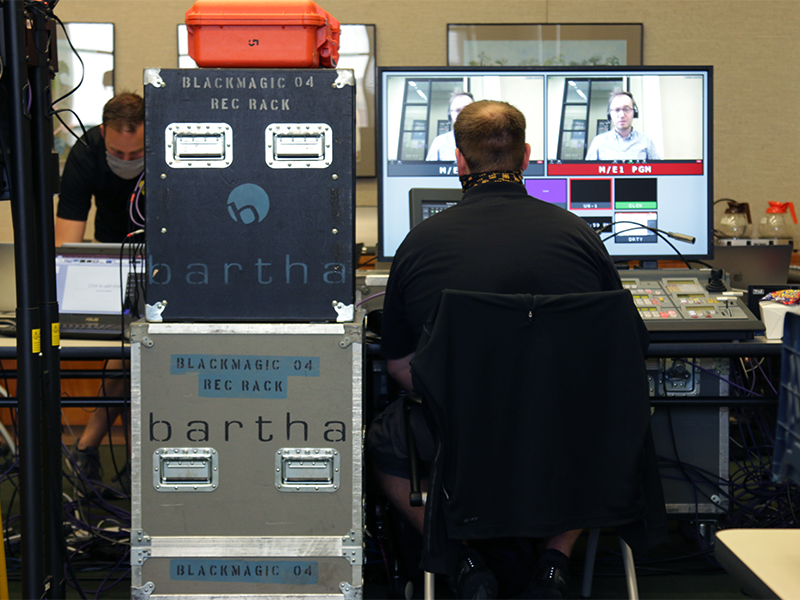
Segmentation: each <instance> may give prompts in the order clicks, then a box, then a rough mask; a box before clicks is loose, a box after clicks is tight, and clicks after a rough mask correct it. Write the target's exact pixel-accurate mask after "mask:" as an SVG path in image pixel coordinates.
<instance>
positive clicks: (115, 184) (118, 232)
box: [55, 93, 144, 495]
mask: <svg viewBox="0 0 800 600" xmlns="http://www.w3.org/2000/svg"><path fill="white" fill-rule="evenodd" d="M143 172H144V100H143V99H142V98H141V96H139V95H137V94H130V93H122V94H119V95H117V96H114V97H113V98H112V99H111V100H109V101H108V102H107V103H106V105H105V106H104V107H103V123H102V125H99V126H97V127H93V128H92V129H90V130H89V131H87V132H86V133H85V134H84V135H83V136H82V137H81V138H80V139H79V140H78V141H77V142H76V143H75V146H74V147H73V148H72V150H71V151H70V153H69V157H68V158H67V163H66V165H65V167H64V174H63V175H62V177H61V193H60V195H59V202H58V209H57V211H56V225H55V243H56V246H60V245H62V244H65V243H76V242H82V241H83V238H84V235H85V233H86V221H87V219H88V215H89V210H90V208H91V204H92V198H94V203H95V206H96V208H97V211H96V215H95V222H94V237H95V240H96V241H98V242H111V243H122V242H123V241H125V240H126V238H127V237H128V234H129V233H130V232H132V231H135V230H136V229H138V228H139V227H141V226H143V222H142V221H140V220H139V219H140V216H139V215H140V214H141V213H140V212H138V211H139V210H140V207H139V206H138V203H134V202H133V199H134V198H135V197H136V196H137V186H139V185H140V184H141V183H142V175H143ZM106 367H107V368H108V369H109V370H122V369H123V368H124V367H123V364H122V361H108V363H107V365H106ZM102 393H103V395H104V396H123V395H124V394H125V386H124V384H123V381H122V380H120V379H110V380H106V381H104V383H103V388H102ZM122 412H123V407H122V406H112V407H108V408H98V409H97V410H95V411H94V412H93V413H92V414H91V415H90V417H89V421H88V423H87V424H86V428H85V429H84V431H83V434H82V435H81V437H80V438H79V439H78V440H77V442H76V443H75V447H74V448H73V450H72V458H73V462H74V464H75V465H76V466H77V467H78V469H79V470H80V473H81V474H82V475H83V476H84V477H86V478H87V479H88V480H89V481H90V482H92V483H101V482H102V480H103V475H102V470H101V465H100V457H99V453H98V450H97V448H98V447H99V446H100V444H101V443H102V441H103V438H104V437H105V436H106V435H107V434H108V432H109V430H110V427H111V425H112V424H113V423H114V421H116V419H117V418H118V417H119V416H120V415H121V414H122ZM128 468H129V467H128V466H126V468H125V469H123V472H122V473H120V474H119V476H118V477H117V482H116V483H117V486H116V487H117V489H118V490H119V491H120V492H122V493H124V494H126V495H127V494H129V493H130V473H129V471H127V470H126V469H128Z"/></svg>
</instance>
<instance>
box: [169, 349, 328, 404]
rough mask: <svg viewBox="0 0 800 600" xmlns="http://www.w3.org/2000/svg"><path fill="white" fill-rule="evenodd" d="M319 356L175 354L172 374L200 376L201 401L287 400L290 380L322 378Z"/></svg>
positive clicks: (199, 391)
mask: <svg viewBox="0 0 800 600" xmlns="http://www.w3.org/2000/svg"><path fill="white" fill-rule="evenodd" d="M319 363H320V359H319V357H318V356H260V355H230V354H173V355H172V356H171V357H170V373H171V374H172V375H184V374H186V373H197V375H198V389H197V395H198V396H200V397H201V398H263V399H267V400H281V399H285V398H286V397H287V392H288V388H287V379H288V378H289V377H319V369H320V367H319Z"/></svg>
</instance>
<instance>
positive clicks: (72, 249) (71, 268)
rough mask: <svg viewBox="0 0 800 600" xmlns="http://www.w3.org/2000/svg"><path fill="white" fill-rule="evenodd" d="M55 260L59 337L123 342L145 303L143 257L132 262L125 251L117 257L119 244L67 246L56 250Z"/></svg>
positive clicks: (138, 256)
mask: <svg viewBox="0 0 800 600" xmlns="http://www.w3.org/2000/svg"><path fill="white" fill-rule="evenodd" d="M55 262H56V290H57V299H58V309H59V321H60V323H61V337H64V338H84V339H121V338H122V336H123V334H124V333H125V332H126V331H127V329H128V326H129V325H130V322H131V320H132V319H133V318H135V317H138V316H139V312H140V309H141V307H142V306H143V303H144V298H143V293H142V292H141V290H138V289H137V281H139V280H140V277H141V276H142V274H143V273H144V258H143V257H142V256H141V254H139V255H137V256H136V258H131V257H129V256H128V253H127V248H126V251H125V255H121V254H120V245H119V244H70V245H64V246H61V247H60V248H56V257H55ZM123 291H124V293H123Z"/></svg>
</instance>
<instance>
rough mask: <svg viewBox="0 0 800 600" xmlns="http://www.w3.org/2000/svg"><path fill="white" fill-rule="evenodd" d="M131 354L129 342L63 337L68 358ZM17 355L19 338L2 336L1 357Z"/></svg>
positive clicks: (62, 345) (118, 356)
mask: <svg viewBox="0 0 800 600" xmlns="http://www.w3.org/2000/svg"><path fill="white" fill-rule="evenodd" d="M123 354H124V355H125V357H128V356H130V347H129V346H128V344H127V342H126V343H125V345H124V346H123V345H121V344H120V342H118V341H103V340H69V339H63V338H62V339H61V357H62V358H64V359H67V360H105V359H109V358H121V357H122V356H123ZM16 357H17V339H16V338H13V337H6V336H0V359H4V358H5V359H13V358H16Z"/></svg>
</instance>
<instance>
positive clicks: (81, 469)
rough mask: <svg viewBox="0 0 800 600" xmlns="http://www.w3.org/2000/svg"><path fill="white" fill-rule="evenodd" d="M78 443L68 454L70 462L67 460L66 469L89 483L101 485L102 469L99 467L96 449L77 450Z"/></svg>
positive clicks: (98, 456)
mask: <svg viewBox="0 0 800 600" xmlns="http://www.w3.org/2000/svg"><path fill="white" fill-rule="evenodd" d="M78 441H80V440H78ZM78 441H76V442H75V445H74V446H73V447H72V451H71V452H70V454H71V455H72V460H67V467H68V468H69V470H70V471H72V472H73V473H75V474H76V475H78V476H79V477H82V478H83V479H86V480H88V481H89V482H96V483H101V482H102V481H103V468H102V467H101V466H100V454H99V453H98V452H97V448H92V447H91V446H89V447H87V448H84V449H83V450H79V449H78Z"/></svg>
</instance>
